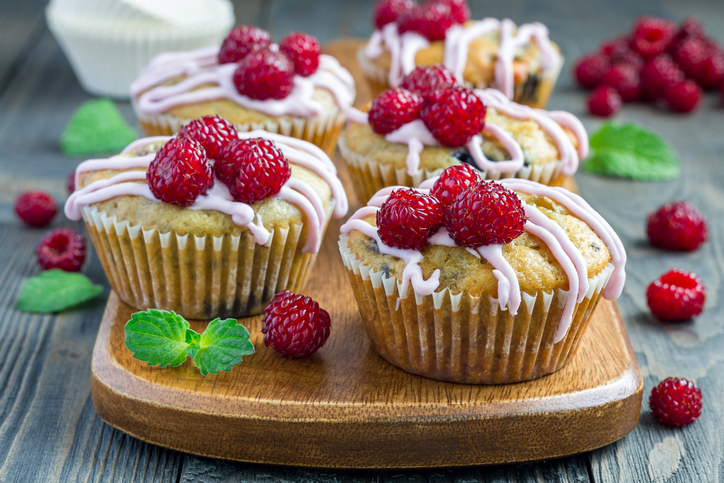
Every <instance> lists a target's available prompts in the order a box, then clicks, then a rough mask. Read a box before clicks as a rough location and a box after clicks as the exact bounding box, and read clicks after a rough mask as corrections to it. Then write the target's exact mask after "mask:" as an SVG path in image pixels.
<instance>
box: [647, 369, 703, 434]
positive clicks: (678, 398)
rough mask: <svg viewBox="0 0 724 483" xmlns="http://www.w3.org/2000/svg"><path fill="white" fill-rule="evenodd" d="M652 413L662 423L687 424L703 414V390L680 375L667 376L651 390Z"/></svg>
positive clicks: (675, 426) (650, 405)
mask: <svg viewBox="0 0 724 483" xmlns="http://www.w3.org/2000/svg"><path fill="white" fill-rule="evenodd" d="M649 407H650V408H651V414H653V416H654V418H656V420H657V421H658V422H660V423H661V424H665V425H666V426H671V427H674V428H681V427H682V426H687V425H689V424H691V423H693V422H694V421H696V420H697V418H699V416H701V390H700V389H699V387H698V386H697V385H696V384H694V383H693V382H691V381H689V380H687V379H683V378H680V377H667V378H666V379H664V380H663V381H661V382H660V383H659V384H658V385H657V386H656V387H654V388H653V389H652V390H651V396H649Z"/></svg>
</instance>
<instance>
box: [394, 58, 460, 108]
mask: <svg viewBox="0 0 724 483" xmlns="http://www.w3.org/2000/svg"><path fill="white" fill-rule="evenodd" d="M454 85H455V77H453V75H452V73H451V72H450V71H449V70H447V67H445V66H444V65H429V66H424V67H416V68H415V70H413V71H412V72H410V73H409V74H407V75H406V76H405V77H403V78H402V82H401V83H400V87H402V88H403V89H407V90H408V91H410V92H414V93H415V94H418V95H420V96H422V98H423V99H425V100H427V99H431V98H432V96H433V95H434V94H435V93H436V92H437V91H438V90H440V89H445V88H448V87H452V86H454Z"/></svg>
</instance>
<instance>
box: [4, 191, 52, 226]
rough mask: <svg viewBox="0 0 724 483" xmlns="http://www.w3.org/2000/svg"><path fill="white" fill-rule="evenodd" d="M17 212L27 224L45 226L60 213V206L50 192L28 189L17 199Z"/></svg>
mask: <svg viewBox="0 0 724 483" xmlns="http://www.w3.org/2000/svg"><path fill="white" fill-rule="evenodd" d="M15 213H16V214H17V215H18V217H20V219H21V220H23V223H25V224H26V225H30V226H45V225H47V224H49V223H50V222H51V221H52V220H53V217H55V214H56V213H58V206H57V205H56V204H55V200H54V199H53V197H52V196H50V195H49V194H48V193H43V192H42V191H26V192H25V193H22V194H21V195H20V196H18V198H17V199H16V200H15Z"/></svg>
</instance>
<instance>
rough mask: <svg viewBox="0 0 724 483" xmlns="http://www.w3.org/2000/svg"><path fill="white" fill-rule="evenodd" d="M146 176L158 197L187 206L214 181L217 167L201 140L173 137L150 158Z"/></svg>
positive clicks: (152, 190)
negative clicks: (211, 162) (209, 158)
mask: <svg viewBox="0 0 724 483" xmlns="http://www.w3.org/2000/svg"><path fill="white" fill-rule="evenodd" d="M146 180H147V181H148V187H149V188H151V193H153V195H154V196H155V197H156V198H158V199H159V200H161V201H163V202H165V203H171V204H174V205H179V206H188V205H191V204H193V202H194V201H196V198H198V197H199V196H202V195H205V194H206V192H207V191H209V188H211V187H212V186H213V185H214V171H213V169H212V168H211V165H210V164H209V162H208V160H207V158H206V151H204V148H203V147H202V146H201V144H199V143H198V142H196V141H194V140H193V139H188V138H172V139H169V140H168V141H167V142H166V144H164V145H163V147H161V149H159V150H158V152H157V153H156V157H155V158H154V159H153V161H151V164H150V165H149V166H148V171H147V172H146Z"/></svg>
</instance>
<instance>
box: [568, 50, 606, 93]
mask: <svg viewBox="0 0 724 483" xmlns="http://www.w3.org/2000/svg"><path fill="white" fill-rule="evenodd" d="M608 68H609V63H608V58H606V57H605V56H603V55H601V54H588V55H584V56H583V57H581V58H580V59H578V61H577V62H576V64H575V65H574V66H573V77H575V78H576V82H578V85H580V86H581V87H583V88H584V89H593V88H594V87H597V86H598V85H599V84H600V83H601V81H602V80H603V76H604V75H605V74H606V72H607V71H608Z"/></svg>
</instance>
